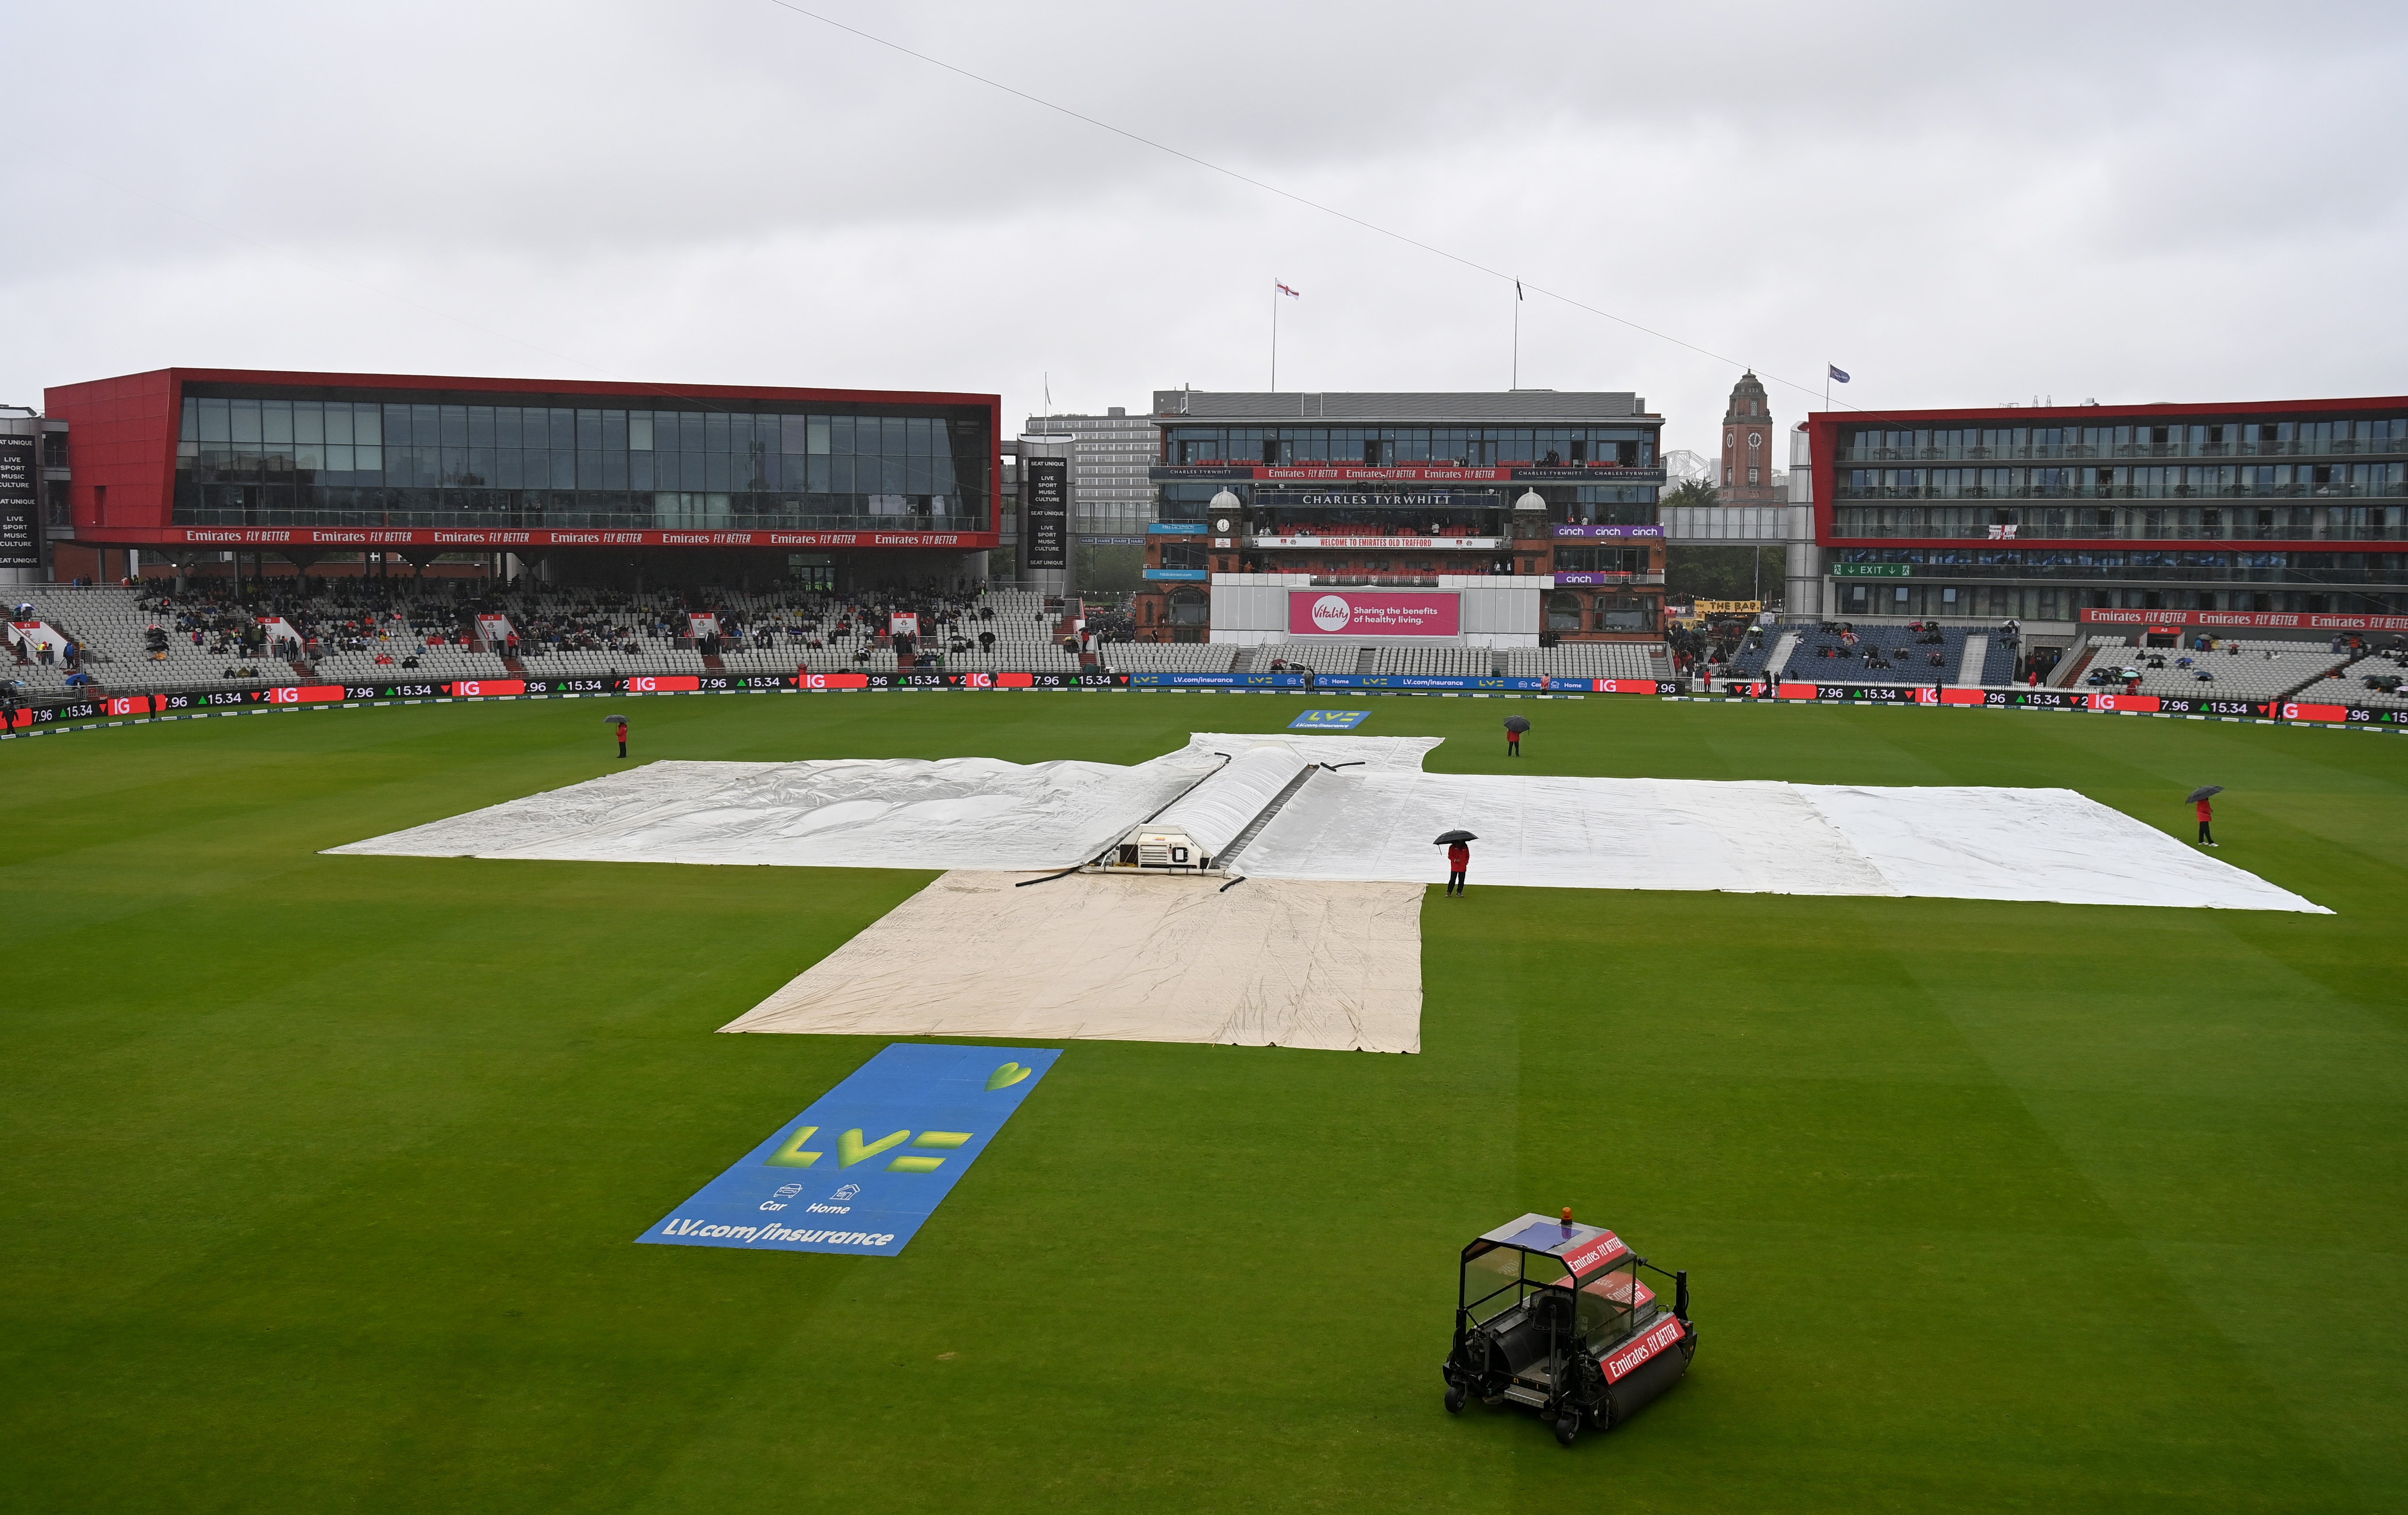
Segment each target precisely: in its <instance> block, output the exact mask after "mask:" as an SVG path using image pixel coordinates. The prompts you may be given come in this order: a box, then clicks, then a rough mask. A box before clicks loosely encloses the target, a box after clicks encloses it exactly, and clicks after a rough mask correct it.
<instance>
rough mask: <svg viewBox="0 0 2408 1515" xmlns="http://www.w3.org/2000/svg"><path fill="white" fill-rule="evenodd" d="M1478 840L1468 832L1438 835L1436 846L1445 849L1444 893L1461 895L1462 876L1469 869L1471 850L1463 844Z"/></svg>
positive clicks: (1448, 832)
mask: <svg viewBox="0 0 2408 1515" xmlns="http://www.w3.org/2000/svg"><path fill="white" fill-rule="evenodd" d="M1479 839H1480V838H1479V837H1477V836H1473V835H1472V834H1471V833H1469V832H1468V831H1446V832H1441V833H1440V834H1439V837H1438V841H1437V843H1436V845H1437V846H1440V847H1443V848H1445V849H1446V892H1447V893H1450V894H1460V893H1463V876H1464V874H1466V873H1467V872H1469V871H1470V868H1471V849H1470V848H1469V847H1467V846H1465V845H1464V843H1466V842H1476V841H1478V840H1479Z"/></svg>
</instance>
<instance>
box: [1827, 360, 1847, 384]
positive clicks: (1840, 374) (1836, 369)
mask: <svg viewBox="0 0 2408 1515" xmlns="http://www.w3.org/2000/svg"><path fill="white" fill-rule="evenodd" d="M1825 366H1827V367H1828V368H1829V369H1830V370H1831V377H1832V378H1833V379H1838V380H1839V381H1840V382H1841V383H1842V384H1844V383H1846V382H1847V381H1848V376H1847V373H1846V371H1845V370H1844V369H1842V368H1841V367H1840V366H1839V365H1838V364H1826V365H1825Z"/></svg>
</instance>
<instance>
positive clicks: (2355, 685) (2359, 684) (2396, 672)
mask: <svg viewBox="0 0 2408 1515" xmlns="http://www.w3.org/2000/svg"><path fill="white" fill-rule="evenodd" d="M2328 655H2329V654H2328ZM2291 697H2292V698H2294V699H2297V700H2300V701H2303V702H2308V703H2313V704H2321V705H2364V706H2371V707H2374V708H2376V709H2384V710H2403V709H2408V648H2402V647H2391V648H2386V649H2385V650H2382V651H2380V652H2377V653H2374V654H2372V655H2371V656H2368V657H2365V658H2361V659H2359V660H2358V662H2356V663H2353V664H2350V665H2348V666H2347V667H2346V668H2345V669H2343V672H2342V674H2341V675H2340V677H2338V678H2333V679H2317V680H2316V681H2315V683H2312V684H2310V685H2308V686H2307V687H2306V688H2304V689H2302V690H2300V692H2299V693H2296V694H2294V695H2292V696H2291Z"/></svg>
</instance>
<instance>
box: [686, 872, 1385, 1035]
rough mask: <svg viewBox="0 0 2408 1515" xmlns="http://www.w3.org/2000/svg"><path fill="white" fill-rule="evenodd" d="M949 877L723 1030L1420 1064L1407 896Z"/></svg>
mask: <svg viewBox="0 0 2408 1515" xmlns="http://www.w3.org/2000/svg"><path fill="white" fill-rule="evenodd" d="M1028 877H1030V875H1027V874H1011V873H972V872H956V873H948V874H946V875H944V876H943V877H942V878H940V879H938V880H937V881H936V882H934V883H932V884H930V885H929V886H928V887H927V888H925V889H924V890H922V891H920V893H917V894H914V895H912V896H911V897H910V899H908V900H905V901H904V902H903V903H902V904H901V905H900V906H898V907H896V908H895V909H894V910H892V911H890V912H889V913H888V914H887V916H886V917H885V919H883V920H882V921H880V922H877V923H876V924H874V925H872V926H870V927H869V928H868V929H867V930H866V931H864V932H862V933H861V935H859V936H855V937H853V939H852V940H851V941H849V942H846V943H845V944H844V945H843V946H841V947H839V948H838V949H837V950H835V951H833V952H830V953H829V954H828V955H827V956H826V957H824V958H822V959H821V960H820V961H819V962H817V963H815V964H813V965H811V966H810V968H809V969H807V970H806V971H805V972H804V973H803V974H801V976H799V977H798V978H796V979H794V980H793V981H792V982H790V983H788V984H787V985H786V986H785V987H784V988H783V989H781V990H779V991H778V992H777V993H774V994H772V995H770V996H769V997H768V998H767V999H766V1000H763V1001H762V1002H761V1003H760V1004H759V1005H758V1006H756V1007H754V1008H753V1009H752V1010H751V1011H750V1012H748V1013H747V1014H745V1015H744V1016H742V1017H741V1018H739V1019H738V1020H736V1021H733V1022H729V1023H728V1024H727V1025H724V1026H723V1027H721V1028H720V1029H721V1030H723V1031H782V1032H815V1033H834V1034H844V1035H859V1036H1021V1037H1027V1038H1033V1039H1037V1040H1055V1039H1062V1038H1070V1037H1079V1038H1090V1039H1101V1040H1107V1041H1197V1042H1223V1043H1227V1044H1231V1045H1235V1046H1242V1047H1314V1048H1326V1049H1330V1050H1363V1051H1374V1052H1417V1051H1419V1050H1421V1014H1422V932H1421V908H1422V893H1423V892H1422V888H1421V886H1420V885H1418V884H1397V883H1294V882H1287V881H1283V880H1278V879H1248V880H1247V881H1245V882H1244V883H1241V884H1239V885H1237V886H1236V887H1234V888H1230V889H1227V890H1226V891H1225V890H1224V889H1223V888H1222V885H1223V883H1224V882H1225V880H1223V879H1214V878H1200V879H1198V878H1185V879H1183V878H1152V879H1131V878H1112V877H1109V876H1104V875H1097V874H1073V875H1070V876H1069V877H1068V878H1062V879H1053V880H1052V881H1050V882H1046V883H1041V884H1034V885H1031V886H1030V887H1028V888H1026V889H1015V888H1013V887H1012V886H1013V884H1015V883H1016V882H1018V881H1019V880H1021V879H1026V878H1028Z"/></svg>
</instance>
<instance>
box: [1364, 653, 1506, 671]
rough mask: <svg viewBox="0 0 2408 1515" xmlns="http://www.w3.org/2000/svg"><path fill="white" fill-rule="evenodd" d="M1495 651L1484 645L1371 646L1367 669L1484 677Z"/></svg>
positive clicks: (1494, 667) (1491, 669) (1493, 667)
mask: <svg viewBox="0 0 2408 1515" xmlns="http://www.w3.org/2000/svg"><path fill="white" fill-rule="evenodd" d="M1495 659H1496V654H1494V653H1492V652H1491V651H1490V650H1488V649H1486V648H1484V647H1454V646H1447V647H1375V648H1373V649H1371V658H1370V666H1369V669H1368V670H1366V671H1368V672H1370V673H1375V674H1387V675H1391V676H1394V675H1406V676H1418V677H1421V678H1428V679H1485V678H1487V677H1488V676H1489V675H1490V674H1492V673H1494V672H1495V671H1496V666H1495Z"/></svg>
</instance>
